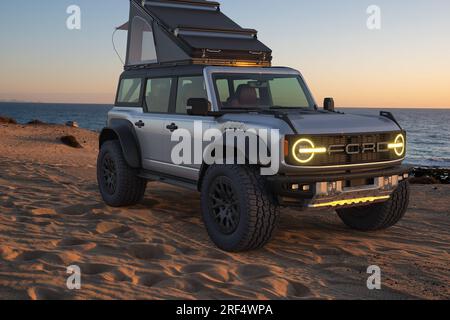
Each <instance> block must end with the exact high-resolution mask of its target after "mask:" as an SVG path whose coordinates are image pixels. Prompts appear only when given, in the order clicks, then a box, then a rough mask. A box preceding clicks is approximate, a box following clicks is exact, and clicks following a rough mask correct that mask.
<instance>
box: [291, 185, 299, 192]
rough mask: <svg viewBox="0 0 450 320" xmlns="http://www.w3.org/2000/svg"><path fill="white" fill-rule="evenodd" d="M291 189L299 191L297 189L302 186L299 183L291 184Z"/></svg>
mask: <svg viewBox="0 0 450 320" xmlns="http://www.w3.org/2000/svg"><path fill="white" fill-rule="evenodd" d="M291 189H292V190H294V191H297V190H299V189H300V186H299V185H298V184H293V185H292V186H291Z"/></svg>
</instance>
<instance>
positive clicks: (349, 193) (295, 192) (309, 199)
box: [268, 165, 412, 208]
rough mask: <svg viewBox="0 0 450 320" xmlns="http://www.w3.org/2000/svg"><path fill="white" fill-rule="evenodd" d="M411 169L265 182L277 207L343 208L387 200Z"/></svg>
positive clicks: (307, 176) (274, 179)
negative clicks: (274, 198)
mask: <svg viewBox="0 0 450 320" xmlns="http://www.w3.org/2000/svg"><path fill="white" fill-rule="evenodd" d="M411 171H412V167H410V166H406V165H400V166H396V167H392V168H387V169H381V170H380V169H378V170H370V171H358V172H347V173H334V174H315V175H302V176H283V175H278V176H272V177H268V182H269V185H270V188H271V190H272V192H273V193H274V194H275V195H276V196H277V198H278V202H279V204H280V205H286V206H300V207H303V208H344V207H352V206H361V205H367V204H370V203H378V202H385V201H387V200H389V198H390V197H391V195H392V193H393V192H394V191H395V190H396V189H397V187H398V184H399V183H400V182H402V181H404V180H406V179H408V178H409V174H410V172H411Z"/></svg>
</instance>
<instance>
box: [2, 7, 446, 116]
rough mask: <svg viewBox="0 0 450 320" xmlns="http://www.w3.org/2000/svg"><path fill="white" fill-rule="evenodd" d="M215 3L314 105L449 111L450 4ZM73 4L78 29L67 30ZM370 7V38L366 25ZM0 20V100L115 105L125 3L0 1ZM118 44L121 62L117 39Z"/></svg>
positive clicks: (123, 38) (126, 10)
mask: <svg viewBox="0 0 450 320" xmlns="http://www.w3.org/2000/svg"><path fill="white" fill-rule="evenodd" d="M220 2H221V3H222V11H223V12H224V13H226V14H227V15H229V16H230V17H231V18H233V19H234V20H236V21H237V22H238V23H240V24H241V25H242V26H243V27H250V28H255V29H257V30H258V31H259V38H260V39H261V40H262V41H263V42H264V43H266V44H267V45H268V46H269V47H271V48H272V49H273V51H274V65H283V66H290V67H293V68H296V69H299V70H300V71H301V72H302V73H303V75H304V76H305V78H306V80H307V82H308V84H309V86H310V88H311V90H312V91H313V94H314V95H315V97H316V99H317V101H318V102H319V103H321V101H322V100H323V98H324V97H326V96H332V97H334V98H335V100H336V104H337V105H338V106H346V107H352V106H353V107H435V108H439V107H450V19H449V17H448V15H449V13H450V1H449V0H395V1H392V0H371V1H366V0H340V1H337V0H316V1H310V0H279V1H273V0H272V1H270V0H245V1H238V0H221V1H220ZM72 4H75V5H79V6H80V7H81V10H82V11H81V14H82V16H81V22H82V25H81V30H80V31H77V30H74V31H71V30H68V29H67V28H66V19H67V17H68V14H67V13H66V9H67V7H68V6H69V5H72ZM274 4H275V5H274ZM373 4H374V5H378V6H379V7H380V8H381V10H382V11H381V23H382V24H381V30H377V31H374V30H369V29H368V28H367V27H366V20H367V18H368V14H367V13H366V10H367V8H368V6H369V5H373ZM0 17H1V19H0V45H1V50H0V100H13V99H16V100H26V101H40V102H73V103H112V101H113V98H114V96H115V90H116V86H117V79H118V76H119V74H120V73H121V72H122V65H121V63H120V61H119V59H118V58H117V56H116V54H115V53H114V51H113V49H112V45H111V35H112V32H113V30H114V27H115V26H118V25H120V24H122V23H123V22H125V21H126V20H128V0H108V1H107V0H95V1H92V0H69V1H67V0H40V1H34V0H23V1H0ZM122 33H123V32H122ZM116 41H117V43H118V47H119V49H121V50H120V51H121V54H122V55H124V54H125V53H124V52H123V50H122V49H123V47H124V45H123V44H124V42H125V37H124V34H118V35H117V37H116Z"/></svg>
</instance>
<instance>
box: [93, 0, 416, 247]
mask: <svg viewBox="0 0 450 320" xmlns="http://www.w3.org/2000/svg"><path fill="white" fill-rule="evenodd" d="M130 4H131V9H130V20H129V22H128V23H126V24H125V25H123V26H121V27H120V29H121V30H128V49H127V61H126V65H125V71H124V72H123V74H122V75H121V77H120V82H119V88H118V92H117V97H116V103H115V106H114V108H113V109H112V110H111V111H110V112H109V114H108V121H107V126H106V128H104V129H103V131H102V132H101V134H100V153H99V157H98V167H97V172H98V173H97V178H98V184H99V189H100V193H101V195H102V197H103V199H104V201H105V202H106V203H107V204H108V205H110V206H113V207H116V206H117V207H118V206H129V205H133V204H137V203H138V202H139V201H141V200H142V198H143V196H144V194H145V191H146V186H147V182H148V181H160V182H165V183H169V184H173V185H176V186H181V187H185V188H189V189H193V190H198V191H199V192H200V193H201V211H202V216H203V220H204V223H205V225H206V229H207V231H208V233H209V235H210V237H211V239H212V241H213V242H214V243H215V244H216V245H217V246H218V247H220V248H221V249H223V250H226V251H230V252H239V251H245V250H253V249H256V248H260V247H262V246H264V245H265V244H266V243H267V242H268V241H269V240H270V239H271V236H272V235H273V233H274V230H275V227H276V224H277V219H278V217H279V215H280V211H281V210H282V209H283V208H285V207H288V206H289V207H297V208H299V209H305V208H308V209H322V210H325V209H334V210H336V211H337V214H338V215H339V217H340V218H341V219H342V221H343V222H344V223H345V224H346V225H347V226H348V227H350V228H352V229H356V230H361V231H374V230H382V229H386V228H389V227H391V226H393V225H395V224H396V223H397V222H398V221H399V220H400V219H401V218H402V217H403V215H404V214H405V212H406V210H407V207H408V200H409V185H408V177H409V172H410V168H409V167H408V166H405V165H403V164H402V163H403V161H404V159H405V155H406V133H405V131H404V130H403V129H402V128H401V126H400V125H399V124H398V122H397V121H396V120H395V118H394V117H393V116H392V115H391V114H390V113H388V112H381V113H380V115H379V116H362V115H350V114H344V113H341V112H336V111H335V110H334V101H333V99H331V98H327V99H325V102H324V108H323V109H319V108H318V107H317V104H316V103H315V101H314V99H313V96H312V94H311V92H310V90H309V89H308V87H307V85H306V83H305V81H304V79H303V77H302V75H301V74H300V72H298V71H296V70H293V69H290V68H284V67H283V68H281V67H271V59H272V55H271V53H272V52H271V50H270V49H269V48H268V47H266V46H265V45H264V44H262V43H261V42H260V41H259V40H258V38H257V32H256V31H255V30H250V29H243V28H241V27H240V26H239V25H237V24H236V23H234V22H233V21H232V20H230V19H229V18H228V17H227V16H225V15H224V14H223V13H222V12H221V11H220V5H219V4H218V3H217V2H212V1H200V0H170V1H162V0H159V1H157V0H154V1H137V0H131V1H130ZM199 121H200V122H201V123H202V125H203V129H205V130H206V129H212V128H213V129H217V130H219V131H220V132H225V131H227V130H229V129H233V130H237V129H239V128H246V129H255V130H259V129H267V130H277V132H279V138H278V140H276V141H272V143H267V144H266V145H262V146H261V145H259V147H260V148H267V149H268V150H267V151H268V152H269V153H270V154H271V158H272V159H276V160H277V162H278V163H279V165H278V166H277V168H276V172H273V174H271V175H262V174H261V171H260V169H261V168H262V167H266V166H267V163H265V164H262V163H250V162H249V161H246V162H245V163H243V164H238V163H232V164H230V163H229V162H228V161H227V162H225V161H224V162H220V161H219V162H216V163H213V164H210V163H207V162H201V163H194V164H190V163H182V164H179V163H174V161H173V156H172V153H173V149H174V147H175V145H176V143H177V142H175V141H174V139H173V135H174V133H176V132H177V131H179V130H183V131H184V132H188V133H191V139H192V141H191V142H192V145H195V144H196V142H198V141H197V140H199V139H200V140H201V139H202V138H201V137H200V136H199V135H198V134H197V133H195V123H196V122H199ZM273 142H275V143H276V145H277V148H273V147H272V146H273V145H274V144H273ZM200 146H201V148H200V149H195V150H194V152H197V153H201V154H202V156H203V158H202V159H204V156H205V155H204V153H207V152H211V150H210V149H208V148H206V147H205V148H204V146H205V144H204V142H203V141H201V142H200ZM248 147H249V146H248V143H247V144H246V145H245V147H244V150H241V149H238V148H237V147H236V150H234V151H235V153H233V154H240V153H242V154H246V152H247V151H248V150H247V149H248ZM272 161H273V160H272Z"/></svg>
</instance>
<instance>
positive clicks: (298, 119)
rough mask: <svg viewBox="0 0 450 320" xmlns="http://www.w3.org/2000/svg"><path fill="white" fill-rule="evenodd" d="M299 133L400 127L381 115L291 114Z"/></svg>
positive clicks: (388, 130) (338, 132)
mask: <svg viewBox="0 0 450 320" xmlns="http://www.w3.org/2000/svg"><path fill="white" fill-rule="evenodd" d="M289 119H290V120H291V122H292V124H293V126H294V127H295V129H296V130H297V131H298V133H299V134H352V133H363V132H370V133H374V132H390V131H398V130H400V127H399V126H398V125H397V124H396V123H395V122H394V121H392V120H390V119H388V118H386V117H381V116H370V115H355V114H341V113H311V114H291V115H289Z"/></svg>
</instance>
